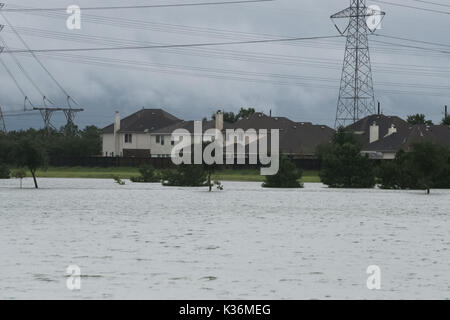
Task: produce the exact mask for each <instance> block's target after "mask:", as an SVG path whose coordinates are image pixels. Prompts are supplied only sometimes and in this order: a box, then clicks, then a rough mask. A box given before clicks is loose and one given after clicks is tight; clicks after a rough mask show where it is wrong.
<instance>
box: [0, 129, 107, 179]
mask: <svg viewBox="0 0 450 320" xmlns="http://www.w3.org/2000/svg"><path fill="white" fill-rule="evenodd" d="M101 148H102V141H101V136H100V129H99V128H97V127H95V126H87V127H86V128H84V129H83V130H79V129H78V128H77V127H72V128H71V130H67V128H66V127H62V128H61V129H59V130H56V129H51V130H45V129H40V130H35V129H28V130H21V131H10V132H8V133H1V132H0V179H7V178H9V177H10V175H11V168H16V171H15V172H13V173H17V170H19V171H23V169H24V168H26V169H27V170H28V171H29V172H30V173H31V176H32V177H33V180H34V185H35V187H36V188H38V183H37V179H36V171H37V170H38V169H40V168H42V169H45V168H46V167H47V165H48V161H49V159H50V158H52V157H89V156H95V155H100V154H101Z"/></svg>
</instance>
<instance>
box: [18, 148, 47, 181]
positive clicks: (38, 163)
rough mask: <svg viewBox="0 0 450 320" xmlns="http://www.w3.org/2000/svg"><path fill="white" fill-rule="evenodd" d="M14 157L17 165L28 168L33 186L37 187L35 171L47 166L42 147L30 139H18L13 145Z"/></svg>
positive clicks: (45, 155)
mask: <svg viewBox="0 0 450 320" xmlns="http://www.w3.org/2000/svg"><path fill="white" fill-rule="evenodd" d="M14 159H15V164H16V165H17V166H18V167H26V168H28V170H30V172H31V175H32V177H33V181H34V186H35V188H36V189H38V188H39V187H38V183H37V179H36V171H37V170H38V169H39V168H46V167H47V154H46V152H45V151H44V149H43V147H40V146H39V145H37V144H36V143H35V142H34V141H32V140H31V139H23V140H20V141H19V142H17V144H16V146H15V150H14Z"/></svg>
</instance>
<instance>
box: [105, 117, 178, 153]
mask: <svg viewBox="0 0 450 320" xmlns="http://www.w3.org/2000/svg"><path fill="white" fill-rule="evenodd" d="M181 121H182V120H180V119H178V118H177V117H175V116H174V115H172V114H170V113H168V112H166V111H164V110H162V109H142V110H139V111H138V112H136V113H133V114H132V115H130V116H128V117H126V118H124V119H120V115H119V113H118V112H116V115H115V120H114V123H113V124H110V125H109V126H107V127H105V128H103V130H102V132H101V135H102V141H103V156H105V157H114V156H118V157H119V156H120V157H150V156H152V157H154V156H157V155H158V153H157V152H158V151H160V150H161V149H162V148H163V147H164V145H165V141H164V139H163V140H161V136H159V135H151V133H152V132H154V131H155V130H158V129H161V128H163V127H167V126H170V125H173V124H175V123H179V122H181Z"/></svg>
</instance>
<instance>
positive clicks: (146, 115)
mask: <svg viewBox="0 0 450 320" xmlns="http://www.w3.org/2000/svg"><path fill="white" fill-rule="evenodd" d="M180 121H181V120H180V119H178V118H177V117H175V116H174V115H172V114H170V113H168V112H166V111H164V110H162V109H142V110H139V111H138V112H136V113H133V114H132V115H130V116H128V117H126V118H124V119H122V120H121V121H120V132H121V133H125V132H129V133H139V132H142V133H144V132H152V131H154V130H157V129H160V128H163V127H166V126H169V125H173V124H175V123H177V122H180ZM102 133H114V123H113V124H110V125H109V126H107V127H105V128H103V130H102Z"/></svg>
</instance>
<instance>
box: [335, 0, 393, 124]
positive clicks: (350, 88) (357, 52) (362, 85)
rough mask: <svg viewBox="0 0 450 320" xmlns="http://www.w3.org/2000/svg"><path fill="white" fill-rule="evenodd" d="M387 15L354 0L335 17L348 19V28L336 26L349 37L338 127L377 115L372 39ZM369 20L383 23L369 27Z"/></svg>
mask: <svg viewBox="0 0 450 320" xmlns="http://www.w3.org/2000/svg"><path fill="white" fill-rule="evenodd" d="M384 15H385V13H384V12H382V11H380V10H377V9H371V8H368V7H367V6H366V0H350V7H348V8H347V9H344V10H342V11H340V12H338V13H336V14H334V15H332V16H331V19H332V20H333V21H335V19H348V24H345V28H339V27H338V25H337V24H335V26H336V29H338V31H339V32H340V33H341V35H346V37H347V43H346V46H345V56H344V64H343V68H342V77H341V85H340V90H339V100H338V105H337V112H336V122H335V127H336V128H337V127H340V126H346V125H349V124H351V123H355V122H356V121H358V120H360V119H361V118H364V117H365V116H367V115H370V114H375V112H376V110H375V96H374V91H373V80H372V68H371V63H370V52H369V39H368V36H369V34H370V33H373V32H375V30H376V29H377V27H378V25H379V24H380V23H381V20H382V18H383V17H384ZM369 19H373V20H377V21H379V22H378V25H375V26H371V27H369V25H368V21H369ZM370 21H371V22H372V20H370Z"/></svg>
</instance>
